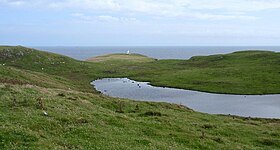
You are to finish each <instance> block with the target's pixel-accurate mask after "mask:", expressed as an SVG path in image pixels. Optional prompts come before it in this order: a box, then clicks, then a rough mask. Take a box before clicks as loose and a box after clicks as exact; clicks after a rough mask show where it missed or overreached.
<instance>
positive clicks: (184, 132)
mask: <svg viewBox="0 0 280 150" xmlns="http://www.w3.org/2000/svg"><path fill="white" fill-rule="evenodd" d="M221 56H222V57H223V58H221ZM141 57H142V56H141ZM278 57H279V54H278V53H273V52H260V51H256V52H238V53H233V54H227V55H215V56H206V57H194V58H192V59H190V60H158V61H157V60H151V59H150V58H146V57H145V59H144V58H143V61H136V62H135V61H130V60H129V59H126V60H120V61H119V60H117V59H116V60H104V61H99V62H84V61H77V60H74V59H72V58H69V57H64V56H61V55H57V54H53V53H46V52H41V51H37V50H34V49H28V48H24V47H0V64H2V65H0V122H1V123H0V149H141V150H142V149H279V148H280V140H279V139H280V121H279V120H273V119H250V118H242V117H234V116H221V115H208V114H204V113H199V112H194V111H192V110H190V109H188V108H186V107H183V106H180V105H174V104H167V103H153V102H142V101H132V100H127V99H117V98H110V97H107V96H104V95H102V94H100V93H99V92H97V91H95V90H94V89H92V87H91V86H90V85H89V83H90V81H91V80H94V79H98V78H102V77H130V78H133V79H138V80H145V81H152V83H153V84H157V85H162V86H173V87H180V88H190V89H197V90H205V91H210V92H221V93H227V92H228V93H231V92H232V93H239V92H240V93H246V94H258V93H279V89H278V88H279V87H277V86H278V84H279V82H276V81H278V78H279V76H277V74H275V70H277V69H278V65H277V63H278V64H279V61H278V60H279V58H278ZM147 59H149V61H147ZM3 64H5V65H3ZM255 64H256V65H255ZM42 68H43V69H42ZM222 68H225V70H223V69H222ZM274 69H275V70H274ZM246 70H247V71H246ZM253 70H254V71H256V72H251V71H253ZM278 70H279V69H278ZM217 71H218V72H217ZM228 71H229V72H228ZM242 71H246V72H244V73H243V74H241V73H240V72H242ZM214 73H216V74H214ZM236 73H238V74H236ZM258 73H260V74H258ZM278 73H279V72H278ZM212 74H213V75H212ZM219 74H220V77H219V76H218V75H219ZM224 74H225V75H224ZM252 75H254V76H252ZM216 76H217V77H216ZM261 76H262V77H263V80H265V81H262V80H261V81H258V79H259V78H261ZM219 78H220V80H219ZM242 79H243V80H244V81H245V83H242V82H241V81H243V80H242ZM206 81H207V82H206ZM214 81H215V82H214ZM194 82H196V84H194ZM197 82H199V83H200V84H199V85H198V84H197ZM229 82H230V83H232V85H233V86H234V85H235V83H237V82H240V83H239V84H238V86H239V89H241V90H238V88H236V87H227V89H222V88H220V86H221V85H223V84H228V83H229ZM251 82H256V83H257V85H254V86H253V87H250V88H253V89H250V88H249V87H247V86H251V85H252V83H251ZM265 82H266V83H265ZM214 83H215V84H214ZM247 84H248V85H247ZM260 84H264V85H265V87H266V88H265V89H266V91H263V90H262V89H260V91H259V90H256V89H258V86H260ZM274 84H275V85H274ZM190 85H193V87H190ZM215 86H217V87H216V88H214V90H212V88H213V87H215ZM69 88H70V89H69ZM274 88H275V89H274ZM228 89H230V90H228ZM211 90H212V91H211ZM233 91H234V92H233ZM120 106H123V108H122V111H120ZM43 110H44V111H46V112H47V113H48V115H47V116H45V115H44V114H43V112H42V111H43ZM256 111H257V110H256ZM118 112H123V113H118Z"/></svg>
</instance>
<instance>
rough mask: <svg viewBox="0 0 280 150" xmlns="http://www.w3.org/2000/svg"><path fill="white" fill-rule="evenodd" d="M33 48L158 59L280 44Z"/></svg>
mask: <svg viewBox="0 0 280 150" xmlns="http://www.w3.org/2000/svg"><path fill="white" fill-rule="evenodd" d="M32 48H36V49H39V50H42V51H47V52H53V53H58V54H62V55H66V56H69V57H72V58H74V59H77V60H86V59H88V58H91V57H96V56H101V55H106V54H113V53H126V52H127V51H129V52H130V53H137V54H143V55H146V56H149V57H152V58H157V59H189V58H191V57H192V56H207V55H213V54H226V53H232V52H235V51H243V50H269V51H275V52H280V46H35V47H32Z"/></svg>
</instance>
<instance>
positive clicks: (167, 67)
mask: <svg viewBox="0 0 280 150" xmlns="http://www.w3.org/2000/svg"><path fill="white" fill-rule="evenodd" d="M279 70H280V53H276V52H270V51H242V52H235V53H231V54H224V55H211V56H196V57H192V58H191V59H189V60H158V61H156V60H154V61H149V62H142V63H138V64H132V65H120V66H118V67H115V68H112V70H108V72H114V73H115V75H116V76H119V74H122V76H126V77H129V78H131V79H134V80H139V81H150V82H151V84H152V85H156V86H166V87H175V88H181V89H191V90H197V91H207V92H213V93H230V94H275V93H280V72H279ZM111 74H112V73H111Z"/></svg>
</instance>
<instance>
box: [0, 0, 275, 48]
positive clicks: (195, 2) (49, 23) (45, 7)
mask: <svg viewBox="0 0 280 150" xmlns="http://www.w3.org/2000/svg"><path fill="white" fill-rule="evenodd" d="M0 44H1V45H3V44H5V45H25V46H136V45H137V46H157V45H158V46H160V45H162V46H164V45H170V46H176V45H177V46H183V45H186V46H190V45H196V46H208V45H222V46H229V45H233V46H239V45H264V46H269V45H280V0H0Z"/></svg>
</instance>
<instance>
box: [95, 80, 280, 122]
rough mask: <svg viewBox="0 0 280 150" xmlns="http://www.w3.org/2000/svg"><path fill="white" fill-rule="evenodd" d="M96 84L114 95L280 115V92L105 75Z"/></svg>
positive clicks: (207, 109) (212, 109) (248, 113)
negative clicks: (240, 91) (219, 89)
mask: <svg viewBox="0 0 280 150" xmlns="http://www.w3.org/2000/svg"><path fill="white" fill-rule="evenodd" d="M92 84H93V85H94V87H95V88H96V89H97V90H98V91H100V92H102V93H104V94H106V95H108V96H112V97H120V98H128V99H133V100H144V101H154V102H169V103H175V104H182V105H185V106H187V107H189V108H191V109H193V110H195V111H199V112H204V113H209V114H231V115H238V116H245V117H249V116H250V117H260V118H280V95H279V94H275V95H229V94H212V93H205V92H198V91H191V90H182V89H174V88H162V87H154V86H151V85H149V84H148V82H137V81H133V80H130V79H127V78H105V79H100V80H95V81H93V82H92Z"/></svg>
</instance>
